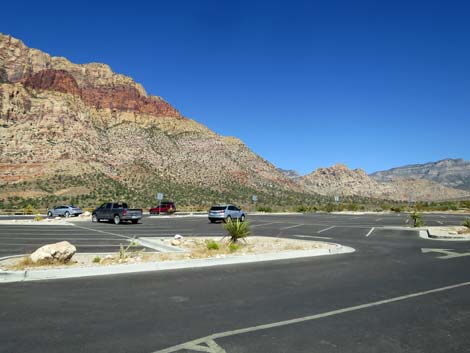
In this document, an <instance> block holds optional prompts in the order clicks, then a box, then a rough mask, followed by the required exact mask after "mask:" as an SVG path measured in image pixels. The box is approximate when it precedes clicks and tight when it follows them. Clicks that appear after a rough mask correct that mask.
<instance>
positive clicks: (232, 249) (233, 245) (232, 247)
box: [228, 243, 240, 252]
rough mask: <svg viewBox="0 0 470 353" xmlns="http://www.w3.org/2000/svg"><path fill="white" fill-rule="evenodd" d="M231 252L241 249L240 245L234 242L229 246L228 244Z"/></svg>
mask: <svg viewBox="0 0 470 353" xmlns="http://www.w3.org/2000/svg"><path fill="white" fill-rule="evenodd" d="M228 248H229V250H230V252H235V251H237V250H238V249H240V246H239V245H237V244H234V243H231V244H230V245H229V246H228Z"/></svg>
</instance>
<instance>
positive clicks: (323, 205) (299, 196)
mask: <svg viewBox="0 0 470 353" xmlns="http://www.w3.org/2000/svg"><path fill="white" fill-rule="evenodd" d="M127 174H128V175H131V177H129V179H126V180H123V179H118V178H116V179H113V178H110V177H108V176H106V175H104V174H102V173H94V174H85V175H80V176H70V175H57V176H52V177H49V178H38V179H35V180H31V181H27V182H20V183H17V184H10V185H8V186H4V187H3V189H4V192H8V193H10V194H15V193H21V192H36V193H44V195H43V196H36V197H29V198H28V197H19V196H10V197H6V198H4V199H0V209H3V210H5V209H16V210H19V211H22V212H25V213H28V214H33V213H36V210H39V209H44V208H47V207H51V206H54V205H57V204H61V203H71V204H74V205H77V206H80V207H82V208H85V209H90V208H94V207H96V206H98V205H100V204H101V203H103V202H106V201H112V200H114V201H118V200H122V201H126V202H128V203H129V204H130V205H131V206H133V207H141V208H143V209H147V208H148V207H150V206H154V205H156V204H157V200H156V193H157V192H161V193H163V194H164V196H165V199H168V200H171V201H174V202H175V203H176V205H177V208H178V210H188V211H205V210H207V209H208V208H209V207H210V206H211V205H213V204H216V203H234V204H237V205H239V206H241V207H242V208H244V209H246V210H249V211H255V210H258V211H268V212H269V211H275V212H276V211H296V212H316V211H324V212H334V211H395V212H400V211H413V210H416V211H419V212H422V211H446V210H458V209H470V201H452V202H418V203H415V204H412V205H409V204H408V203H400V202H391V201H384V200H374V199H367V198H361V197H352V196H347V197H341V202H339V203H335V202H334V201H333V200H332V197H327V196H321V195H311V194H303V193H297V192H292V191H286V190H282V189H280V188H278V187H271V188H266V187H265V188H264V189H262V190H256V189H254V188H250V187H246V186H243V185H240V184H236V183H226V184H225V185H217V187H214V188H208V187H201V186H192V185H182V184H179V183H177V182H176V181H174V180H170V178H162V179H155V178H152V177H151V174H150V173H149V177H148V178H149V179H148V180H145V179H144V176H143V175H142V174H133V173H132V171H131V170H129V171H128V173H127ZM124 181H125V182H124ZM129 185H132V186H129ZM74 188H75V189H74ZM70 190H72V191H70ZM77 190H78V191H77ZM252 195H257V198H258V201H257V203H256V204H254V203H252V201H251V198H252Z"/></svg>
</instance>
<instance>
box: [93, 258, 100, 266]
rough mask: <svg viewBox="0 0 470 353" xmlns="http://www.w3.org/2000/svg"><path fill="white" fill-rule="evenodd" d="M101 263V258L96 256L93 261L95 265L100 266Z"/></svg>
mask: <svg viewBox="0 0 470 353" xmlns="http://www.w3.org/2000/svg"><path fill="white" fill-rule="evenodd" d="M100 262H101V257H99V256H95V258H94V259H93V263H95V264H99V263H100Z"/></svg>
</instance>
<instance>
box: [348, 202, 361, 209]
mask: <svg viewBox="0 0 470 353" xmlns="http://www.w3.org/2000/svg"><path fill="white" fill-rule="evenodd" d="M346 208H347V210H348V211H357V210H358V208H359V206H358V205H357V203H349V204H348V205H347V206H346Z"/></svg>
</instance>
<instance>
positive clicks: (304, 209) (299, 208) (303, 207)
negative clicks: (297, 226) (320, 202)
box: [295, 205, 308, 213]
mask: <svg viewBox="0 0 470 353" xmlns="http://www.w3.org/2000/svg"><path fill="white" fill-rule="evenodd" d="M307 211H308V208H307V207H306V206H304V205H302V206H298V207H297V208H296V209H295V212H299V213H304V212H307Z"/></svg>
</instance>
